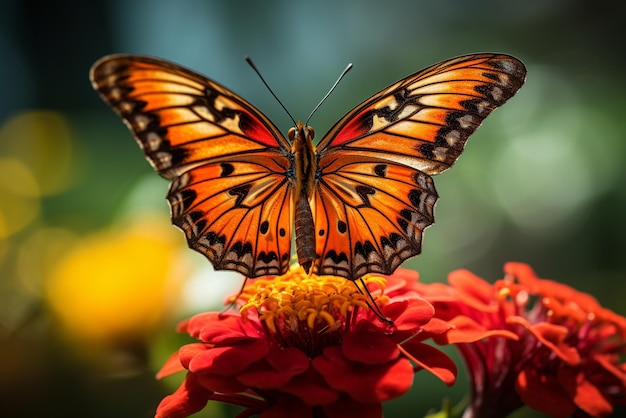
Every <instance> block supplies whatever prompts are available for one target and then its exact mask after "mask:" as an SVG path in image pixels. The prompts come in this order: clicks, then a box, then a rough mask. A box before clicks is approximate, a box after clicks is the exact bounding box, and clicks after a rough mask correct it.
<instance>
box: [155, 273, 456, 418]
mask: <svg viewBox="0 0 626 418" xmlns="http://www.w3.org/2000/svg"><path fill="white" fill-rule="evenodd" d="M416 280H417V274H416V273H414V272H408V271H406V270H402V269H399V270H398V271H397V273H396V274H394V275H392V276H388V277H380V276H370V277H367V278H365V279H364V282H365V283H366V284H367V286H368V290H369V292H370V293H371V294H372V298H373V300H374V301H375V302H376V303H377V305H378V306H379V307H380V310H381V312H382V314H383V315H385V316H386V317H387V318H389V319H391V320H392V321H393V325H391V324H387V323H384V322H383V321H380V319H379V318H378V317H377V316H376V314H375V313H374V312H373V311H372V310H371V309H370V307H369V305H368V303H371V302H368V298H367V297H366V296H364V294H363V293H365V292H363V289H361V291H359V290H358V289H357V287H356V283H353V282H349V281H346V280H345V279H343V278H340V277H333V276H315V275H312V276H307V275H306V274H305V273H304V272H303V270H302V269H301V268H300V267H299V266H295V267H294V268H292V269H291V271H289V272H288V273H287V274H286V275H284V276H280V277H275V278H271V279H256V280H253V281H250V283H249V285H247V286H246V287H245V288H244V290H243V292H242V293H241V294H240V295H239V297H238V298H237V300H236V303H237V305H238V306H239V307H240V313H224V314H220V313H215V312H209V313H203V314H199V315H196V316H194V317H193V318H191V319H189V320H187V321H184V322H183V323H181V324H180V326H179V330H180V331H181V332H186V333H188V334H189V335H191V336H192V337H194V338H196V339H198V340H199V341H200V342H198V343H194V344H189V345H185V346H183V347H182V348H181V349H180V350H179V351H178V352H177V353H176V354H174V355H173V356H172V357H171V358H170V359H169V360H168V361H167V363H166V364H165V365H164V367H163V368H162V370H161V371H160V372H159V374H158V377H159V378H161V377H164V376H168V375H170V374H172V373H175V372H178V371H184V370H186V372H187V375H186V378H185V381H184V382H183V384H182V385H181V386H180V387H179V388H178V390H177V391H176V392H175V393H173V394H171V395H169V396H167V397H166V398H165V399H163V401H162V402H161V404H160V405H159V407H158V409H157V414H156V416H157V417H169V418H172V417H185V416H188V415H190V414H192V413H194V412H196V411H199V410H200V409H202V408H203V407H204V406H205V404H206V402H207V401H209V400H218V401H222V402H227V403H231V404H235V405H240V406H242V407H244V410H243V412H241V413H240V414H239V415H238V417H240V418H241V417H249V416H252V415H259V416H260V417H262V418H271V417H287V416H289V417H291V416H298V417H311V418H312V417H316V418H317V417H326V418H333V417H337V418H339V417H341V418H349V417H359V418H368V417H372V418H374V417H376V418H380V417H381V416H382V402H384V401H387V400H389V399H392V398H396V397H398V396H400V395H402V394H404V393H405V392H407V391H408V390H409V388H410V387H411V385H412V382H413V374H414V372H416V371H418V370H421V369H427V370H428V371H430V372H431V373H433V374H435V375H436V376H437V377H439V378H440V379H441V380H442V381H444V382H445V383H446V384H448V385H451V384H452V383H454V381H455V378H456V366H455V364H454V363H453V362H452V360H451V359H450V358H449V357H448V356H447V355H445V354H444V353H443V352H441V351H439V350H438V349H436V348H434V347H432V346H430V345H428V344H425V343H424V342H423V341H424V340H426V339H428V338H432V337H434V336H442V335H445V333H446V332H447V331H448V330H449V329H450V325H449V324H447V323H446V322H445V321H442V320H441V319H437V318H433V315H434V309H433V306H432V305H431V304H430V303H429V302H427V301H425V300H424V299H422V298H421V297H420V296H419V295H418V294H417V293H416V292H414V291H413V290H411V289H412V286H413V284H414V283H415V282H416Z"/></svg>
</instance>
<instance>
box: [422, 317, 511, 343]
mask: <svg viewBox="0 0 626 418" xmlns="http://www.w3.org/2000/svg"><path fill="white" fill-rule="evenodd" d="M448 323H449V324H450V325H452V329H450V331H448V332H447V333H446V334H445V335H443V336H441V337H437V336H435V337H434V339H435V341H436V342H437V343H438V344H459V343H473V342H476V341H480V340H482V339H483V338H490V337H505V338H510V339H512V340H518V339H519V337H518V336H517V335H516V334H515V333H513V332H511V331H507V330H505V329H486V328H485V327H484V325H482V324H480V323H478V322H476V321H474V320H473V319H472V318H469V317H467V316H464V315H459V316H457V317H455V318H453V319H451V320H449V321H448ZM503 325H504V324H503Z"/></svg>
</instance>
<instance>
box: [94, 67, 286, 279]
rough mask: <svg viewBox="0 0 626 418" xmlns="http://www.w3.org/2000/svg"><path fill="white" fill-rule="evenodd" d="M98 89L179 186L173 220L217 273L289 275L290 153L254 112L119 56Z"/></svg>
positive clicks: (172, 196) (222, 94)
mask: <svg viewBox="0 0 626 418" xmlns="http://www.w3.org/2000/svg"><path fill="white" fill-rule="evenodd" d="M91 80H92V83H93V85H94V88H95V89H96V90H97V91H98V92H99V93H100V95H101V96H102V97H103V99H104V100H105V101H106V102H107V103H108V104H109V105H110V106H111V107H112V108H113V109H114V110H115V111H116V112H117V113H118V114H119V115H120V116H121V117H122V118H123V120H124V121H125V123H126V124H127V125H128V127H129V128H130V129H131V131H132V132H133V134H134V136H135V138H136V139H137V141H138V142H139V144H140V146H141V148H142V149H143V151H144V153H145V155H146V158H147V159H148V161H150V163H151V164H152V165H153V167H154V168H155V169H156V170H157V171H158V172H159V173H160V174H161V175H162V176H164V177H166V178H169V179H173V181H172V184H171V186H170V191H169V194H168V200H169V202H170V205H171V209H172V221H173V223H174V224H176V225H177V226H178V227H180V228H181V229H182V230H183V231H184V233H185V235H186V237H187V241H188V244H189V246H190V247H191V248H194V249H195V250H197V251H199V252H201V253H203V254H205V255H206V256H207V257H208V258H209V260H210V261H211V262H212V263H213V264H214V266H215V268H216V269H229V270H236V271H239V272H241V273H243V274H245V275H246V276H248V277H258V276H263V275H268V274H281V273H284V272H285V271H286V270H287V269H288V266H289V258H290V253H291V222H292V221H291V190H292V187H291V182H290V181H289V179H288V172H289V169H290V161H289V157H288V155H289V152H290V145H289V143H288V142H287V141H286V140H285V139H284V137H283V136H282V135H281V134H280V132H279V131H278V129H277V128H276V127H275V126H274V125H273V124H272V123H271V122H270V121H269V120H268V119H267V118H266V117H265V116H263V114H262V113H261V112H259V111H258V110H257V109H256V108H254V107H253V106H252V105H251V104H250V103H248V102H247V101H245V100H244V99H242V98H241V97H239V96H237V95H236V94H235V93H233V92H231V91H230V90H228V89H226V88H225V87H223V86H221V85H219V84H217V83H215V82H213V81H212V80H209V79H207V78H205V77H203V76H201V75H199V74H197V73H195V72H193V71H190V70H187V69H185V68H183V67H180V66H178V65H176V64H173V63H170V62H167V61H163V60H160V59H156V58H150V57H142V56H136V55H113V56H109V57H105V58H103V59H101V60H99V61H98V62H97V63H96V64H94V67H93V68H92V73H91Z"/></svg>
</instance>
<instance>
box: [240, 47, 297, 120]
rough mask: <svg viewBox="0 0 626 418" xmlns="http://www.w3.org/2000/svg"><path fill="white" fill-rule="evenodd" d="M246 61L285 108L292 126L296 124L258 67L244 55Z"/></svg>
mask: <svg viewBox="0 0 626 418" xmlns="http://www.w3.org/2000/svg"><path fill="white" fill-rule="evenodd" d="M245 59H246V62H247V63H248V65H249V66H250V67H252V69H253V70H254V72H255V73H256V75H258V76H259V78H260V79H261V81H262V82H263V84H265V87H267V89H268V90H269V91H270V93H271V94H272V96H274V98H275V99H276V101H277V102H278V104H279V105H280V106H281V107H282V108H283V109H285V112H287V115H289V117H290V118H291V121H292V122H293V126H296V125H297V123H296V120H295V119H294V118H293V116H291V113H289V111H288V110H287V108H286V107H285V105H284V104H283V102H281V101H280V99H279V98H278V96H276V94H275V93H274V91H273V90H272V88H271V87H270V85H269V84H267V81H265V79H264V78H263V76H262V75H261V72H260V71H259V69H258V68H256V65H254V63H253V62H252V58H250V57H246V58H245Z"/></svg>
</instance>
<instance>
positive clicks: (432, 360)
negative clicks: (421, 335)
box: [402, 339, 457, 386]
mask: <svg viewBox="0 0 626 418" xmlns="http://www.w3.org/2000/svg"><path fill="white" fill-rule="evenodd" d="M402 348H403V349H404V351H405V354H408V355H410V360H411V361H412V362H415V363H417V364H418V365H420V366H421V367H422V368H424V369H426V370H428V371H429V372H431V373H432V374H434V375H435V376H437V377H438V378H439V379H441V380H442V381H443V382H444V383H445V384H446V385H448V386H452V385H453V384H454V382H455V381H456V374H457V369H456V364H454V361H452V359H451V358H450V357H448V356H447V355H446V354H445V353H444V352H443V351H440V350H438V349H437V348H435V347H432V346H430V345H428V344H424V343H421V342H419V341H417V340H415V339H413V340H409V341H407V342H405V343H404V344H402Z"/></svg>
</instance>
